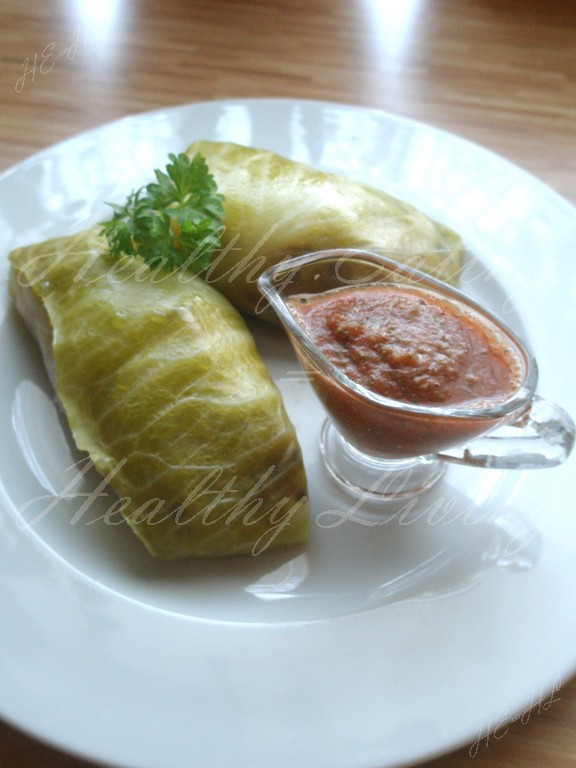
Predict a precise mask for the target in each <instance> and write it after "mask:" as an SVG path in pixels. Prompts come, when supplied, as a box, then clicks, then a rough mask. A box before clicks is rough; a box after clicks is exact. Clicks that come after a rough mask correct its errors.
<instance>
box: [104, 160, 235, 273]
mask: <svg viewBox="0 0 576 768" xmlns="http://www.w3.org/2000/svg"><path fill="white" fill-rule="evenodd" d="M168 157H169V159H170V163H168V164H167V166H166V171H165V172H164V171H161V170H159V169H156V170H155V171H154V174H155V176H156V183H151V184H147V185H146V186H143V187H141V188H140V189H138V190H136V191H133V192H132V193H131V194H130V195H129V196H128V198H127V200H126V202H125V203H124V205H116V204H115V203H107V204H108V205H110V206H111V208H112V209H113V210H114V215H113V217H112V218H111V219H110V220H109V221H106V222H104V223H103V224H102V232H103V234H104V235H105V236H106V240H107V241H108V247H109V249H110V252H111V254H112V255H113V256H115V257H116V258H119V257H120V256H121V255H122V254H125V255H127V256H140V257H142V259H144V261H146V262H147V264H149V265H150V266H151V267H154V268H157V267H159V268H161V269H165V270H175V269H189V270H190V271H192V272H195V273H198V272H201V271H202V270H204V269H206V268H207V267H208V266H209V264H210V257H211V256H212V254H213V253H214V251H216V250H217V249H218V248H221V245H222V244H221V235H222V231H223V229H224V225H223V219H224V211H223V207H222V202H223V200H224V198H223V196H222V195H221V194H219V193H218V190H217V186H216V182H215V181H214V177H213V176H212V174H211V173H210V171H209V170H208V166H207V164H206V161H205V159H204V158H203V157H202V155H200V154H196V155H195V156H194V157H193V158H192V159H190V158H189V157H188V155H186V154H184V153H180V154H179V155H173V154H170V155H168Z"/></svg>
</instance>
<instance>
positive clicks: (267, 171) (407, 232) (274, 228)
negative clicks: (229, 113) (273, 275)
mask: <svg viewBox="0 0 576 768" xmlns="http://www.w3.org/2000/svg"><path fill="white" fill-rule="evenodd" d="M186 153H187V154H188V155H189V156H190V157H194V156H195V155H196V154H197V153H200V154H201V155H202V156H203V157H204V159H205V160H206V163H207V164H208V168H209V170H210V172H211V173H212V175H213V176H214V179H215V180H216V184H217V186H218V191H219V192H220V193H221V194H223V195H224V204H223V205H224V223H225V231H224V233H223V237H222V244H223V249H222V251H221V253H220V254H218V255H217V256H216V258H215V259H214V260H213V263H212V264H211V266H210V267H209V268H208V270H207V271H206V273H205V275H204V278H205V280H206V281H207V282H209V283H210V284H212V285H214V286H215V287H216V288H218V290H220V291H221V292H222V293H224V294H225V295H226V296H227V297H228V298H229V299H230V301H231V302H232V303H233V304H234V305H235V306H236V307H237V308H238V309H240V310H242V311H244V312H247V313H253V314H262V315H263V316H264V317H268V316H267V315H266V313H265V312H264V311H263V310H264V300H263V299H262V298H261V296H260V294H259V292H258V287H257V280H258V276H259V275H260V274H261V273H262V272H263V271H264V270H265V269H267V268H268V267H270V266H272V265H273V264H276V263H277V262H279V261H281V260H282V259H285V258H288V257H291V256H299V255H301V254H304V253H310V252H312V251H319V250H323V249H325V248H365V249H367V250H371V251H378V252H385V253H388V254H389V255H391V256H392V257H393V258H396V259H397V260H399V261H403V262H405V263H406V262H408V263H409V264H410V265H411V266H413V267H416V268H418V269H422V270H424V271H425V272H428V273H430V274H433V275H434V276H436V277H439V278H440V279H441V280H444V281H446V282H452V283H453V282H455V280H456V278H457V276H458V272H459V269H460V257H461V251H462V243H461V240H460V237H459V236H458V235H456V234H455V233H454V232H453V231H452V230H451V229H449V228H448V227H445V226H443V225H441V224H438V223H437V222H434V221H432V220H431V219H430V218H428V217H427V216H426V215H425V214H423V213H422V212H420V211H418V210H417V209H416V208H414V207H412V206H411V205H408V204H407V203H404V202H402V201H400V200H397V199H396V198H394V197H392V196H390V195H388V194H386V193H385V192H382V191H381V190H379V189H375V188H373V187H370V186H367V185H365V184H361V183H359V182H356V181H353V180H351V179H349V178H346V177H344V176H340V175H337V174H331V173H325V172H322V171H319V170H316V169H314V168H311V167H309V166H308V165H305V164H304V163H299V162H295V161H293V160H289V159H288V158H285V157H281V156H280V155H277V154H275V153H274V152H270V151H267V150H262V149H254V148H252V147H246V146H242V145H239V144H231V143H226V142H212V141H196V142H194V143H193V144H191V145H190V146H189V147H188V148H187V150H186ZM271 314H272V313H271Z"/></svg>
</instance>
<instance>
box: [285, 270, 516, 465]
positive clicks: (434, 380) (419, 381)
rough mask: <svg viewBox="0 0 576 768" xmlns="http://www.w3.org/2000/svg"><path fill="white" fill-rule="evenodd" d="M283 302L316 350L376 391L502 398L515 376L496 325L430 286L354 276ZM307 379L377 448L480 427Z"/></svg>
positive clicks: (398, 449) (358, 436)
mask: <svg viewBox="0 0 576 768" xmlns="http://www.w3.org/2000/svg"><path fill="white" fill-rule="evenodd" d="M287 303H288V305H289V308H290V310H291V312H292V313H293V314H294V315H295V317H296V319H297V321H298V322H299V324H300V325H301V326H302V327H303V329H304V331H305V332H306V334H307V335H308V336H309V338H310V339H311V340H312V341H313V342H314V343H315V344H316V346H317V347H318V348H319V349H320V351H321V352H322V353H323V354H324V355H325V357H326V358H327V359H328V360H329V361H330V362H331V363H333V364H334V365H335V366H336V367H337V368H338V369H339V370H340V371H342V372H343V373H344V374H345V375H346V376H347V377H348V378H349V379H351V380H352V381H354V382H356V383H357V384H360V385H362V386H363V387H365V388H366V389H368V390H370V391H371V392H374V393H375V394H377V395H382V396H384V397H386V398H390V399H392V400H395V401H400V402H401V403H404V404H407V405H424V406H428V407H430V406H432V407H433V406H446V407H467V408H478V407H481V406H485V405H496V404H497V403H501V402H504V401H505V400H506V399H508V398H509V397H510V396H511V395H512V394H513V393H514V392H515V391H516V389H517V388H518V386H519V385H520V383H521V378H522V375H523V370H522V363H521V360H520V358H519V356H518V354H517V353H516V352H515V350H514V348H513V347H512V346H511V343H510V342H508V341H507V338H506V337H504V336H503V335H502V334H501V333H500V332H499V330H498V328H497V327H496V326H492V325H490V324H488V322H487V321H485V320H484V319H483V318H481V317H480V316H479V315H478V316H476V314H473V313H472V311H471V310H470V311H469V310H468V309H467V308H466V306H465V305H464V304H459V303H456V302H455V301H451V300H449V299H446V298H443V297H442V296H439V295H437V294H435V293H432V292H431V291H427V290H424V289H421V288H415V287H412V286H404V285H399V284H386V285H371V286H366V287H358V286H355V287H350V288H337V289H334V290H330V291H326V292H324V293H319V294H301V295H296V296H291V297H290V298H289V299H288V302H287ZM304 362H306V361H304ZM306 367H308V368H309V369H310V370H311V371H312V366H309V365H308V366H306ZM316 387H317V390H318V392H319V394H320V396H321V398H322V399H323V400H324V401H325V404H326V405H327V407H328V409H329V410H330V411H331V413H332V415H333V416H334V417H335V418H336V419H337V421H339V422H340V428H341V429H342V430H343V431H344V432H348V434H349V437H351V438H352V440H353V442H358V440H360V442H361V443H363V447H364V448H365V449H366V450H372V451H376V450H378V452H381V450H382V446H383V443H385V445H386V446H387V448H386V451H387V452H388V453H389V454H390V455H391V456H408V455H415V453H421V452H428V451H433V450H437V449H439V448H438V447H437V444H438V442H440V444H445V445H449V444H454V443H455V441H465V440H467V439H468V438H469V437H471V436H473V434H474V433H479V432H480V431H484V430H485V429H486V428H487V425H486V424H485V423H484V424H482V426H481V428H480V427H479V426H478V424H477V423H475V422H474V421H473V420H470V421H469V422H466V420H460V421H459V422H458V423H454V420H452V421H449V419H448V418H447V417H442V416H440V415H439V416H438V417H437V418H435V417H434V416H433V415H432V416H431V415H422V414H414V415H410V414H408V415H406V414H403V415H399V414H398V413H394V412H388V413H386V412H385V411H383V410H382V406H381V405H377V404H374V403H371V402H370V400H369V399H362V398H360V397H358V396H356V395H354V394H352V393H351V391H350V390H344V389H343V388H342V387H341V386H340V385H337V384H335V383H334V382H330V381H329V380H328V379H326V378H325V377H322V376H320V377H318V376H316ZM488 426H489V425H488Z"/></svg>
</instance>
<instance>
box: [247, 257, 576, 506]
mask: <svg viewBox="0 0 576 768" xmlns="http://www.w3.org/2000/svg"><path fill="white" fill-rule="evenodd" d="M258 285H259V288H260V291H261V292H262V294H263V295H264V297H265V298H266V299H267V300H268V301H269V303H270V305H271V307H272V308H273V309H274V311H275V312H276V314H277V315H278V317H279V318H280V320H281V322H282V325H283V326H284V328H285V329H286V331H287V332H288V335H289V338H290V340H291V342H292V345H293V347H294V349H295V352H296V355H297V357H298V360H299V362H300V364H301V366H302V368H303V369H304V371H305V372H306V373H307V374H308V375H309V377H310V381H311V383H312V385H313V387H314V389H315V391H316V393H317V394H318V396H319V398H320V400H321V401H322V403H323V405H324V406H325V408H326V410H327V412H328V414H329V416H328V418H327V419H326V421H325V423H324V426H323V428H322V432H321V436H320V450H321V453H322V457H323V459H324V463H325V465H326V467H327V469H328V471H329V472H330V474H331V475H332V476H333V478H334V479H335V480H336V481H337V482H338V483H339V484H340V486H342V487H343V488H344V489H345V490H347V491H348V492H350V493H352V494H353V495H354V496H356V497H360V498H365V499H367V500H386V499H398V498H403V497H409V496H414V495H416V494H418V493H420V492H422V491H424V490H426V489H427V488H430V487H431V486H432V485H433V484H434V483H435V482H437V481H438V480H439V479H440V477H441V476H442V474H443V472H444V469H445V466H446V462H457V463H463V464H469V465H473V466H476V467H487V468H499V469H533V468H538V467H540V468H541V467H552V466H555V465H557V464H560V463H562V462H563V461H565V459H566V458H567V457H568V455H569V454H570V451H571V449H572V447H573V444H574V434H575V427H574V422H573V421H572V419H571V417H570V416H569V415H568V414H567V413H566V412H565V411H564V410H563V409H562V408H561V407H559V406H558V405H556V404H555V403H552V402H550V401H548V400H544V399H543V398H541V397H539V396H537V395H535V390H536V385H537V379H538V370H537V365H536V361H535V359H534V357H533V355H532V353H531V351H530V350H529V348H528V347H527V345H526V344H525V343H524V342H522V341H521V340H520V339H519V338H518V336H517V335H516V334H515V333H514V332H513V331H512V330H511V329H510V328H508V327H507V326H506V325H504V324H503V323H502V322H501V321H500V320H499V319H498V318H497V317H496V316H495V315H494V314H492V313H491V312H490V311H489V310H487V309H485V308H484V307H482V306H480V305H479V304H478V303H477V302H475V301H473V300H472V299H470V298H468V297H467V296H465V295H464V294H463V293H461V292H460V291H458V290H456V289H455V288H452V287H450V286H448V285H447V284H445V283H443V282H441V281H439V280H436V279H435V278H433V277H430V276H428V275H426V274H424V273H422V272H420V271H418V270H415V269H412V268H410V267H407V266H405V265H402V264H399V263H398V262H396V261H394V260H393V259H391V258H388V257H386V256H383V255H380V254H374V253H370V252H367V251H363V250H360V249H335V250H326V251H319V252H316V253H312V254H308V255H306V256H301V257H297V258H294V259H289V260H286V261H284V262H281V263H280V264H277V265H276V266H274V267H272V268H270V269H268V270H266V271H265V272H264V273H263V274H262V275H261V276H260V278H259V282H258ZM382 285H385V286H390V285H395V286H397V287H400V286H405V287H410V288H412V289H416V290H417V291H418V290H421V291H424V292H427V294H428V295H434V297H437V298H439V299H441V301H442V302H452V303H453V305H454V307H455V309H456V310H457V311H458V312H463V313H465V314H466V315H467V316H470V317H471V318H472V319H473V320H474V321H475V322H478V324H480V325H482V327H484V328H486V329H488V330H489V332H490V334H491V335H492V336H493V337H494V338H497V339H498V344H499V345H500V347H501V348H505V349H506V352H507V354H509V355H512V356H513V358H514V360H515V365H516V366H517V371H518V375H517V377H516V379H515V381H514V386H513V388H511V390H510V391H509V392H508V393H506V396H505V397H504V398H503V399H500V400H490V398H487V399H486V400H485V402H481V401H479V402H471V403H470V402H466V401H464V402H461V403H459V402H447V403H442V402H441V403H438V404H437V403H426V404H419V403H414V402H408V401H404V400H402V399H392V398H390V397H386V396H383V395H381V394H377V393H376V392H374V391H372V390H371V389H369V388H367V387H366V386H364V385H363V384H362V383H360V382H359V381H358V380H354V378H351V377H350V376H349V375H346V374H345V373H344V372H343V370H342V369H341V368H340V367H337V366H336V365H335V364H334V363H333V362H331V361H330V360H329V359H328V357H327V356H326V354H324V353H323V351H321V349H320V348H319V346H318V344H317V343H316V342H315V341H313V339H312V338H311V336H310V335H309V333H307V332H306V330H305V327H304V325H303V324H302V319H301V318H300V319H298V316H297V315H298V313H297V312H296V311H295V304H294V302H295V301H298V300H299V299H297V298H295V297H302V296H305V297H310V298H312V300H313V299H314V297H318V296H319V295H321V294H325V293H326V292H328V291H333V290H334V289H338V288H340V289H342V288H346V289H350V288H352V289H354V288H362V289H363V288H366V287H367V286H382ZM368 320H369V318H368V317H367V321H368Z"/></svg>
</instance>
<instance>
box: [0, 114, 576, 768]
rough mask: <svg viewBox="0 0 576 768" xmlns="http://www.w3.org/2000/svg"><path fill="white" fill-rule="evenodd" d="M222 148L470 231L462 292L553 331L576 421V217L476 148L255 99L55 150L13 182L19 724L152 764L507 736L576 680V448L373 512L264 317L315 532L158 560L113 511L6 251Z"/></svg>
mask: <svg viewBox="0 0 576 768" xmlns="http://www.w3.org/2000/svg"><path fill="white" fill-rule="evenodd" d="M199 138H211V139H216V140H232V141H237V142H241V143H246V144H251V145H254V146H259V147H266V148H270V149H273V150H276V151H278V152H280V153H283V154H285V155H288V156H290V157H293V158H295V159H299V160H304V161H306V162H309V163H311V164H312V165H314V166H317V167H319V168H323V169H328V170H331V171H337V172H341V173H345V174H349V175H350V176H353V177H355V178H358V179H361V180H364V181H367V182H370V183H372V184H375V185H378V186H381V187H384V188H386V189H387V190H389V191H391V192H392V193H395V194H397V195H399V196H402V197H404V198H405V199H408V200H410V201H411V202H413V203H416V204H417V205H419V206H420V207H422V208H423V209H424V210H426V211H427V212H428V213H430V214H432V215H433V216H436V217H438V218H440V219H441V220H442V221H444V222H445V223H446V224H448V225H451V226H452V227H454V228H455V229H457V230H459V231H460V232H461V234H462V235H463V236H464V238H465V241H466V245H467V249H468V254H467V268H466V270H465V273H464V276H463V281H462V287H463V288H464V290H467V291H468V292H470V293H471V294H473V295H474V296H475V297H476V298H480V299H481V300H483V301H485V302H487V303H488V304H489V305H490V306H491V307H492V308H493V309H494V310H495V311H496V312H497V313H500V314H501V315H502V316H504V317H505V318H506V319H507V320H508V321H509V322H510V323H511V324H512V325H514V326H516V328H517V329H518V330H520V331H521V332H522V333H523V334H524V335H525V336H526V337H527V338H528V339H529V341H530V342H531V344H532V346H533V348H534V351H535V353H536V355H537V357H538V359H539V361H540V368H541V387H540V391H541V392H542V393H543V394H545V395H546V396H547V397H550V398H552V399H556V400H557V401H559V402H561V403H562V404H563V405H564V406H565V407H566V408H567V409H568V410H569V411H572V413H575V412H576V390H575V388H574V381H576V356H575V355H574V344H573V337H574V330H575V319H576V316H575V311H576V310H575V306H576V262H575V260H574V258H573V257H574V253H575V252H576V211H575V210H574V208H572V207H571V206H570V205H569V204H568V203H567V202H565V201H564V200H563V199H561V198H560V197H558V195H556V194H555V193H554V192H552V191H551V190H550V189H548V188H547V187H546V186H544V185H543V184H541V183H540V182H539V181H537V180H535V179H534V178H532V177H531V176H529V175H527V174H526V173H524V172H523V171H521V170H519V169H518V168H516V167H514V166H512V165H511V164H509V163H508V162H506V161H505V160H502V159H501V158H499V157H496V156H494V155H492V154H490V153H488V152H486V151H485V150H483V149H481V148H479V147H477V146H474V145H471V144H470V143H468V142H465V141H463V140H461V139H459V138H456V137H454V136H452V135H449V134H446V133H443V132H440V131H438V130H435V129H433V128H430V127H427V126H424V125H420V124H416V123H413V122H409V121H407V120H403V119H399V118H397V117H394V116H392V115H388V114H383V113H381V112H375V111H369V110H365V109H357V108H353V107H347V106H341V105H335V104H325V103H315V102H300V101H283V100H281V101H274V100H255V101H234V102H232V101H230V102H212V103H206V104H193V105H190V106H183V107H181V108H176V109H170V110H164V111H160V112H155V113H151V114H144V115H140V116H135V117H132V118H128V119H125V120H121V121H119V122H116V123H114V124H112V125H108V126H105V127H103V128H100V129H98V130H96V131H92V132H90V133H87V134H84V135H81V136H79V137H77V138H75V139H73V140H71V141H67V142H65V143H63V144H60V145H58V146H56V147H53V148H51V149H50V150H48V151H46V152H43V153H41V154H39V155H36V156H35V157H32V158H31V159H30V160H28V161H27V162H24V163H22V164H21V165H19V166H17V167H16V168H13V169H11V170H9V171H8V172H6V173H4V174H3V176H2V177H1V178H0V199H1V200H2V207H1V210H0V251H1V253H2V261H1V273H0V275H1V281H2V285H1V286H0V288H1V291H0V296H1V298H0V321H1V323H0V365H1V370H2V377H1V380H0V387H1V397H0V419H1V421H0V615H1V617H2V618H1V622H2V631H1V632H0V679H1V680H2V685H1V686H0V714H1V715H2V716H3V717H4V718H6V719H7V720H8V721H10V722H12V723H14V724H16V725H17V726H19V727H21V728H23V729H25V730H27V731H29V732H31V733H33V734H34V735H36V736H37V737H40V738H43V739H45V740H47V741H49V742H50V743H52V744H55V745H57V746H59V747H60V748H62V749H65V750H69V751H71V752H73V753H75V754H78V755H83V756H86V757H88V758H91V759H94V760H98V761H102V762H105V763H109V764H111V765H114V766H126V767H127V766H130V767H131V768H158V766H160V765H161V766H162V768H181V766H183V765H186V766H189V767H190V768H193V767H195V766H206V765H210V766H211V767H212V768H229V766H231V765H234V766H235V768H270V766H272V765H273V766H275V768H294V766H300V767H301V768H326V766H330V768H385V767H386V766H401V765H407V764H411V763H414V762H418V761H421V760H424V759H426V758H429V757H431V756H433V755H435V754H438V753H441V752H443V751H446V750H449V749H451V748H454V747H456V746H458V745H461V744H470V743H471V744H472V747H471V754H472V753H473V751H474V750H476V751H477V750H479V749H484V748H485V747H486V744H488V743H489V741H490V734H491V733H492V731H493V729H495V728H498V727H500V728H501V726H502V724H503V723H504V722H506V721H507V720H509V719H512V718H514V717H518V716H522V715H523V713H524V712H526V711H527V708H528V707H529V706H531V705H534V704H536V703H541V704H544V703H550V702H551V700H552V699H553V698H554V696H555V691H557V688H558V687H559V685H561V684H562V683H564V682H566V681H567V680H568V678H569V677H570V676H571V674H572V673H573V672H574V670H575V662H576V646H575V645H574V637H575V636H576V611H575V610H574V608H575V601H576V598H575V596H576V516H575V515H574V509H573V507H574V500H573V482H571V479H570V478H571V475H572V476H573V472H574V459H571V460H569V461H568V462H567V463H566V464H565V465H564V466H562V467H560V468H556V469H552V470H540V471H533V472H519V473H511V472H497V471H487V470H474V469H469V468H462V467H456V466H451V467H450V468H449V470H448V472H447V474H446V476H445V479H444V480H443V482H442V484H441V485H440V486H438V487H437V488H436V489H435V490H434V491H433V492H432V493H431V494H429V495H427V496H425V497H423V498H422V499H420V501H419V502H418V506H417V507H416V508H415V509H412V510H411V513H412V514H411V515H408V508H403V507H400V506H399V508H398V516H397V517H396V518H395V519H394V520H393V521H391V522H387V523H385V524H382V525H378V526H367V525H363V524H361V523H360V522H359V521H358V520H357V519H356V516H355V514H354V509H353V508H351V503H350V500H349V499H344V498H343V497H341V496H339V495H338V493H337V492H336V491H334V490H333V489H332V488H331V486H330V483H329V482H328V481H327V479H326V478H325V476H324V473H323V471H322V469H321V467H320V463H319V458H318V451H317V447H316V443H317V433H318V429H319V426H320V423H321V421H322V410H321V408H320V406H319V405H318V404H317V402H316V401H315V399H314V396H313V395H312V394H311V392H310V390H309V388H308V384H307V383H306V382H305V381H303V379H302V377H299V375H298V373H297V370H298V369H297V365H296V363H295V361H294V359H293V357H292V354H291V352H290V349H289V348H288V344H287V343H286V342H285V341H284V339H283V338H282V336H281V335H280V334H279V332H275V331H270V330H269V329H268V330H264V331H262V330H261V329H256V328H255V332H256V334H257V339H258V343H259V344H260V345H261V349H262V352H263V355H264V357H265V359H266V360H267V362H268V363H269V365H270V368H271V370H272V372H273V374H274V376H275V378H276V380H277V381H278V384H279V386H280V388H281V390H282V392H283V394H284V396H285V399H286V404H287V407H288V409H289V412H290V414H291V416H292V418H293V421H294V423H295V425H296V428H297V430H298V432H299V435H300V439H301V442H302V447H303V450H304V454H305V461H306V465H307V469H308V473H309V477H310V492H311V499H312V505H313V515H314V523H313V525H312V536H311V541H310V544H309V545H308V546H307V547H305V548H301V549H296V550H290V551H289V552H283V553H277V554H274V553H271V552H264V553H263V554H262V555H261V556H259V557H255V558H248V559H244V560H240V559H234V560H232V561H225V562H218V563H194V562H182V563H177V564H175V563H159V562H156V561H153V560H151V559H150V558H149V557H148V556H147V555H146V554H145V552H144V551H143V549H142V548H141V546H140V545H139V543H138V542H137V541H136V539H133V538H132V537H131V535H130V534H129V533H128V532H127V531H126V530H124V529H123V528H122V527H118V526H111V525H106V524H105V511H106V508H107V506H106V505H107V503H108V504H109V503H110V500H108V502H107V500H106V498H105V497H103V496H101V495H100V496H98V495H97V494H98V493H100V491H99V490H98V479H97V478H95V477H93V476H91V475H86V476H84V472H83V471H82V470H83V465H82V463H78V462H79V459H80V457H79V456H77V455H76V453H75V451H74V449H73V447H72V446H71V443H70V440H69V436H68V433H67V430H66V428H65V425H63V424H62V422H61V419H60V418H59V416H58V413H57V411H56V409H55V407H54V399H53V394H52V392H51V390H50V387H49V386H48V384H47V380H46V377H45V375H44V372H43V369H42V365H41V362H40V360H39V355H38V352H37V350H36V348H35V346H34V344H33V343H32V342H31V341H30V339H29V337H28V335H27V334H26V332H25V330H24V329H23V327H22V325H21V323H20V322H19V321H18V319H17V317H16V316H15V314H14V312H13V310H12V309H11V308H10V306H9V301H8V299H7V296H6V290H5V288H6V275H7V262H6V254H7V253H8V251H9V250H10V249H11V248H12V247H14V246H15V245H21V244H26V243H30V242H32V241H37V240H40V239H44V238H47V237H49V236H52V235H59V234H66V233H72V232H74V231H76V230H78V229H81V228H83V227H84V226H87V225H88V224H91V223H93V222H95V221H98V220H101V219H102V217H103V216H104V214H105V213H106V212H107V211H108V209H107V208H106V207H105V205H104V201H106V200H122V199H123V198H124V196H125V195H126V194H127V192H129V191H130V190H131V189H132V188H133V187H135V186H139V185H141V184H142V183H144V182H146V181H148V180H149V179H150V176H151V169H152V168H154V167H159V166H164V164H165V160H166V155H167V153H168V152H178V151H180V150H182V149H184V148H185V147H186V146H187V145H188V144H189V143H190V142H191V141H193V140H195V139H199ZM54 494H60V496H59V497H58V496H54ZM83 494H84V495H83ZM90 494H92V495H90ZM501 734H502V731H501V730H500V732H499V735H501Z"/></svg>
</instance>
